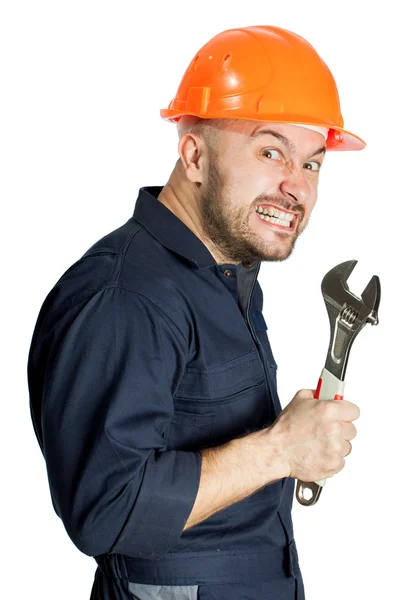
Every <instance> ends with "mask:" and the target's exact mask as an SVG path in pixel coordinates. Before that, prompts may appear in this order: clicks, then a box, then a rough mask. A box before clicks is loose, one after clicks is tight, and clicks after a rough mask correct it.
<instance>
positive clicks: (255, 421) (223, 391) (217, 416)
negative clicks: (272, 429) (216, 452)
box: [168, 349, 268, 450]
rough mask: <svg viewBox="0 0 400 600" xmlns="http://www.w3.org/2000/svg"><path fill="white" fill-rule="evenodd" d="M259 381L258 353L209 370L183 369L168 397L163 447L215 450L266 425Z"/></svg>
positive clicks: (262, 385) (262, 383) (261, 372)
mask: <svg viewBox="0 0 400 600" xmlns="http://www.w3.org/2000/svg"><path fill="white" fill-rule="evenodd" d="M265 396H266V391H265V376H264V370H263V367H262V362H261V359H260V356H259V354H258V350H257V349H254V350H253V351H251V352H250V353H248V354H246V355H244V356H240V357H238V358H235V359H233V360H231V361H229V362H226V363H224V364H220V365H216V366H215V367H211V368H207V369H201V368H192V367H190V366H189V367H188V368H187V369H186V372H185V374H184V376H183V377H182V379H181V381H180V384H179V386H178V388H177V390H176V393H175V396H174V407H175V414H174V417H173V419H172V421H171V424H170V429H169V437H168V447H169V448H170V449H172V448H173V449H181V450H187V449H193V450H198V449H201V448H205V447H211V446H215V445H220V444H222V443H224V442H225V441H228V440H230V439H233V438H234V437H238V436H239V435H242V434H245V433H246V431H247V432H249V431H251V430H253V429H255V428H258V427H259V426H260V425H261V424H262V423H264V421H265V419H266V405H267V404H268V403H266V397H265Z"/></svg>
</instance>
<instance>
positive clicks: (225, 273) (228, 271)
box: [224, 269, 232, 277]
mask: <svg viewBox="0 0 400 600" xmlns="http://www.w3.org/2000/svg"><path fill="white" fill-rule="evenodd" d="M224 275H225V276H226V277H229V276H230V275H232V271H231V270H230V269H226V270H225V271H224Z"/></svg>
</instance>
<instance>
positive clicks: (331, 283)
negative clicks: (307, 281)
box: [321, 260, 381, 381]
mask: <svg viewBox="0 0 400 600" xmlns="http://www.w3.org/2000/svg"><path fill="white" fill-rule="evenodd" d="M356 264H357V261H356V260H349V261H347V262H344V263H341V264H339V265H337V266H336V267H334V268H333V269H331V270H330V271H329V272H328V273H327V274H326V275H325V277H324V278H323V280H322V284H321V289H322V295H323V297H324V300H325V305H326V308H327V311H328V316H329V322H330V329H331V338H330V343H329V349H328V354H327V358H326V363H325V368H326V369H327V370H328V371H330V372H331V373H332V374H333V375H335V377H337V378H338V379H340V380H342V381H343V380H344V377H345V374H346V367H347V361H348V357H349V352H350V348H351V346H352V344H353V342H354V340H355V338H356V336H357V335H358V333H359V332H360V331H361V329H362V328H363V327H364V325H366V323H371V324H372V325H377V324H378V308H379V303H380V296H381V288H380V282H379V277H377V275H374V276H373V277H372V278H371V280H370V281H369V283H368V285H367V286H366V288H365V290H364V291H363V293H362V294H361V299H360V298H358V296H355V295H354V294H352V293H351V292H350V290H349V287H348V284H347V280H348V278H349V276H350V275H351V273H352V272H353V270H354V267H355V266H356Z"/></svg>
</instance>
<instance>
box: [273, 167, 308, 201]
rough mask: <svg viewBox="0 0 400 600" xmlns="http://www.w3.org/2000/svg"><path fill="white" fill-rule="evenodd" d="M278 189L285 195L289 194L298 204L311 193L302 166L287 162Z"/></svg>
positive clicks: (305, 199)
mask: <svg viewBox="0 0 400 600" xmlns="http://www.w3.org/2000/svg"><path fill="white" fill-rule="evenodd" d="M280 191H281V192H282V193H283V194H284V195H285V196H286V197H287V196H288V195H289V196H290V197H291V199H295V200H296V202H298V203H299V204H305V203H306V202H307V200H308V199H309V198H310V195H311V189H310V183H309V181H308V180H307V177H306V174H305V170H304V168H303V167H302V166H294V165H293V164H290V163H287V165H286V168H285V174H284V177H283V180H282V182H281V185H280Z"/></svg>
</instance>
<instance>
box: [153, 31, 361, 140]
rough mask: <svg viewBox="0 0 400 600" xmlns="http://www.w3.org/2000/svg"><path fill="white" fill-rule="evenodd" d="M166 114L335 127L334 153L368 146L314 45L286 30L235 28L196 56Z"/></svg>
mask: <svg viewBox="0 0 400 600" xmlns="http://www.w3.org/2000/svg"><path fill="white" fill-rule="evenodd" d="M160 114H161V116H162V117H163V119H166V120H168V121H172V122H177V121H179V119H180V117H182V116H183V115H193V116H197V117H200V118H202V119H247V120H254V121H269V122H273V123H296V124H304V125H311V126H320V127H326V128H328V138H327V141H326V144H327V149H328V150H361V149H362V148H364V147H365V145H366V144H365V142H364V141H363V140H362V139H361V138H359V137H358V136H356V135H354V133H350V132H349V131H346V130H344V129H343V117H342V115H341V111H340V102H339V94H338V91H337V87H336V83H335V80H334V79H333V76H332V73H331V72H330V70H329V69H328V67H327V66H326V64H325V63H324V62H323V60H322V59H321V58H320V57H319V55H318V54H317V52H316V51H315V49H314V48H313V47H312V46H311V44H309V43H308V42H307V41H306V40H305V39H304V38H302V37H300V36H299V35H297V34H295V33H292V32H291V31H287V30H286V29H281V28H280V27H270V26H264V25H262V26H257V27H256V26H255V27H241V28H239V29H228V30H227V31H223V32H222V33H219V34H218V35H216V36H214V37H213V38H212V39H211V40H210V41H209V42H207V43H206V44H205V45H204V46H203V47H202V48H201V49H200V50H199V51H198V52H197V54H196V55H195V57H194V58H193V60H192V61H191V63H190V64H189V66H188V68H187V69H186V72H185V74H184V76H183V78H182V81H181V83H180V85H179V88H178V91H177V93H176V96H175V98H174V99H173V100H172V101H171V102H170V104H169V106H168V108H167V109H162V110H161V111H160Z"/></svg>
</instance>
